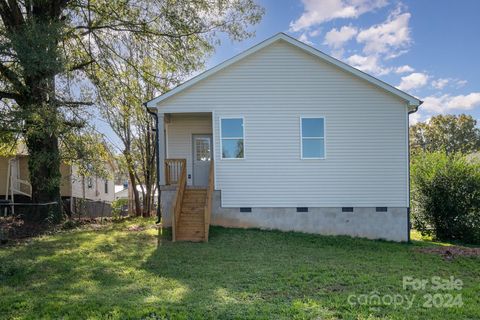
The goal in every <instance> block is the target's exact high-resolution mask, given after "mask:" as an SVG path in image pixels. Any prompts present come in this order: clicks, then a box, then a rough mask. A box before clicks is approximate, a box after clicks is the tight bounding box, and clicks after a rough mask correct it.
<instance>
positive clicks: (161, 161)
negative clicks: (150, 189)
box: [157, 112, 166, 186]
mask: <svg viewBox="0 0 480 320" xmlns="http://www.w3.org/2000/svg"><path fill="white" fill-rule="evenodd" d="M157 115H158V118H157V119H158V121H157V134H158V164H157V170H158V171H159V174H158V177H159V181H158V185H159V186H164V185H165V170H164V169H165V143H166V141H165V114H164V113H160V112H158V113H157Z"/></svg>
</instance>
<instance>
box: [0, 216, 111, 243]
mask: <svg viewBox="0 0 480 320" xmlns="http://www.w3.org/2000/svg"><path fill="white" fill-rule="evenodd" d="M111 222H112V219H111V218H102V219H101V218H81V219H67V220H65V221H63V222H62V223H60V224H56V225H52V224H48V223H36V222H27V221H24V220H23V219H21V218H19V217H16V216H7V217H0V245H4V244H7V243H11V242H17V241H21V240H25V239H29V238H33V237H37V236H40V235H48V234H54V233H56V232H59V231H63V230H70V229H78V228H88V229H93V230H101V229H104V228H105V227H107V226H108V225H110V224H111Z"/></svg>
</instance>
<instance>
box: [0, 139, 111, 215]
mask: <svg viewBox="0 0 480 320" xmlns="http://www.w3.org/2000/svg"><path fill="white" fill-rule="evenodd" d="M108 167H109V168H110V169H111V170H112V173H113V170H114V169H115V168H114V166H113V164H108ZM60 172H61V174H62V180H61V185H60V194H61V196H62V199H63V201H64V203H63V204H64V208H65V210H66V211H67V212H68V213H74V214H76V213H79V210H80V205H81V204H80V202H81V200H82V199H85V200H86V202H87V203H88V205H86V208H85V209H84V210H86V211H87V212H86V214H88V215H92V216H100V215H109V214H110V212H111V206H110V204H111V202H112V201H113V200H114V192H115V190H114V183H113V179H111V178H109V179H103V178H100V177H95V176H89V177H83V176H81V175H79V174H78V170H77V168H76V167H75V166H71V165H66V164H61V165H60ZM12 196H13V201H14V202H16V203H22V202H30V198H31V186H30V183H29V171H28V154H27V152H26V150H25V149H24V148H21V147H20V148H19V150H18V152H17V154H16V156H14V157H10V158H4V157H0V198H1V199H7V198H8V199H10V200H12Z"/></svg>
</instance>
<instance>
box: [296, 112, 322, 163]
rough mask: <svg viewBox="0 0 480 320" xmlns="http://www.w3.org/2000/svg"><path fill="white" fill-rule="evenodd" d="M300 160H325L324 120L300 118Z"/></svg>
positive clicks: (319, 118) (320, 118)
mask: <svg viewBox="0 0 480 320" xmlns="http://www.w3.org/2000/svg"><path fill="white" fill-rule="evenodd" d="M300 136H301V155H302V159H325V118H322V117H318V118H314V117H308V118H307V117H302V118H300Z"/></svg>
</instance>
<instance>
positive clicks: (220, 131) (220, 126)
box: [218, 116, 246, 161]
mask: <svg viewBox="0 0 480 320" xmlns="http://www.w3.org/2000/svg"><path fill="white" fill-rule="evenodd" d="M224 119H225V120H228V119H242V130H243V137H234V138H232V137H229V138H223V136H222V120H224ZM218 127H219V136H220V160H228V161H230V160H244V159H245V158H246V150H245V149H246V148H245V145H246V143H245V142H246V137H245V117H244V116H228V117H219V118H218ZM223 139H231V140H234V139H243V158H224V157H223Z"/></svg>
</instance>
